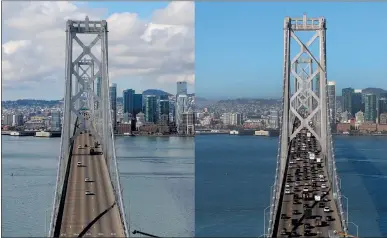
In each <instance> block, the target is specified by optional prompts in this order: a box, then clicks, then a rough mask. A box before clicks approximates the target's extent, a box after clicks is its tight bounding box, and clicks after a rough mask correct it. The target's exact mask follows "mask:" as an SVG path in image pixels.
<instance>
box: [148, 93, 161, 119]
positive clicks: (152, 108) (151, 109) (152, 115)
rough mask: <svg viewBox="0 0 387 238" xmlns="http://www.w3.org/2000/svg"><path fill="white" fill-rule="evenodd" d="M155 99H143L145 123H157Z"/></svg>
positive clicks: (149, 96)
mask: <svg viewBox="0 0 387 238" xmlns="http://www.w3.org/2000/svg"><path fill="white" fill-rule="evenodd" d="M157 120H158V115H157V97H156V96H154V95H148V96H146V97H145V121H146V122H152V123H157Z"/></svg>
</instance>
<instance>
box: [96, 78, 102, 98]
mask: <svg viewBox="0 0 387 238" xmlns="http://www.w3.org/2000/svg"><path fill="white" fill-rule="evenodd" d="M101 85H102V79H101V76H98V77H97V96H98V97H101Z"/></svg>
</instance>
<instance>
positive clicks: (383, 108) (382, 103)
mask: <svg viewBox="0 0 387 238" xmlns="http://www.w3.org/2000/svg"><path fill="white" fill-rule="evenodd" d="M377 113H378V116H377V117H378V122H380V114H382V113H387V97H386V98H384V97H383V98H380V99H379V105H378V111H377Z"/></svg>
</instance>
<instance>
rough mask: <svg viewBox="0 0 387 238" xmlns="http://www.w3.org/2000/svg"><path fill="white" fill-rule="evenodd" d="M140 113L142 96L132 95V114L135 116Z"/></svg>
mask: <svg viewBox="0 0 387 238" xmlns="http://www.w3.org/2000/svg"><path fill="white" fill-rule="evenodd" d="M140 112H142V94H141V93H140V94H134V103H133V113H134V115H137V114H138V113H140Z"/></svg>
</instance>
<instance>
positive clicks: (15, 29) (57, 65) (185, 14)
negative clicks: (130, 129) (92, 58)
mask: <svg viewBox="0 0 387 238" xmlns="http://www.w3.org/2000/svg"><path fill="white" fill-rule="evenodd" d="M194 14H195V13H194V3H193V2H75V1H74V2H64V1H62V2H59V1H51V2H49V1H45V2H19V1H15V2H3V3H2V19H3V21H2V89H3V90H2V100H15V99H22V98H24V99H25V98H29V99H47V100H51V99H52V100H57V99H61V98H62V97H63V96H64V86H65V82H64V72H65V69H64V67H65V39H66V38H65V22H66V20H67V19H72V20H84V18H85V16H86V15H87V16H89V19H90V20H102V19H106V20H107V22H108V30H109V33H108V42H109V80H110V83H116V84H117V91H118V92H117V94H118V96H122V91H123V90H124V89H128V88H132V89H135V90H136V92H142V91H143V90H146V89H162V90H165V91H167V92H170V93H175V92H176V82H177V81H187V82H188V91H189V92H194V80H195V74H194V60H195V52H194V50H195V44H194V43H195V39H194V33H195V32H194V18H195V15H194ZM80 38H81V40H82V41H83V43H85V44H86V45H88V44H89V43H90V42H91V41H92V39H91V38H88V39H87V38H85V37H84V36H80ZM98 46H99V47H100V44H97V45H96V46H95V47H93V49H92V52H93V53H94V54H95V55H96V56H97V58H100V48H99V50H98ZM80 52H81V51H80V48H79V47H78V46H77V44H76V43H74V55H73V59H75V58H76V57H77V56H78V55H79V54H80Z"/></svg>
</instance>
